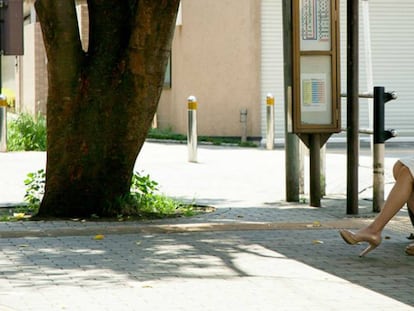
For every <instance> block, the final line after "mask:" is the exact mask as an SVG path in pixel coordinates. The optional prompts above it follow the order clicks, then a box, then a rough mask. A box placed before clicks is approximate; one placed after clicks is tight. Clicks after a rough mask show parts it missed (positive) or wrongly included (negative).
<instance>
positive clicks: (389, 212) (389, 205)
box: [358, 161, 414, 234]
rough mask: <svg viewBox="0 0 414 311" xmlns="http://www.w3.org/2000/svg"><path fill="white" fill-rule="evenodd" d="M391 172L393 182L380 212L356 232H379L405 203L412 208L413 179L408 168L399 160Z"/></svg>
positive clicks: (413, 199)
mask: <svg viewBox="0 0 414 311" xmlns="http://www.w3.org/2000/svg"><path fill="white" fill-rule="evenodd" d="M393 174H394V178H395V184H394V186H393V187H392V189H391V192H390V193H389V195H388V197H387V200H386V201H385V203H384V206H383V208H382V209H381V212H380V213H379V214H378V215H377V217H376V218H375V219H374V221H373V222H372V223H371V224H370V225H368V226H367V227H365V228H363V229H361V230H360V231H358V233H370V234H381V231H382V230H383V229H384V227H385V225H386V224H387V223H388V222H389V221H390V220H391V219H392V218H393V217H394V216H395V214H397V213H398V211H399V210H400V209H401V208H402V207H403V206H404V204H405V203H408V204H409V208H414V193H413V185H414V179H413V177H412V176H411V173H410V170H409V169H408V168H407V167H406V166H405V165H403V164H402V163H401V162H400V161H397V162H396V163H395V165H394V169H393ZM413 211H414V210H413Z"/></svg>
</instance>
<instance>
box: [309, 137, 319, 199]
mask: <svg viewBox="0 0 414 311" xmlns="http://www.w3.org/2000/svg"><path fill="white" fill-rule="evenodd" d="M320 148H321V140H320V135H319V134H310V135H309V159H310V167H309V172H310V189H309V190H310V191H309V194H310V205H311V206H314V207H320V206H321V166H320V164H321V153H320Z"/></svg>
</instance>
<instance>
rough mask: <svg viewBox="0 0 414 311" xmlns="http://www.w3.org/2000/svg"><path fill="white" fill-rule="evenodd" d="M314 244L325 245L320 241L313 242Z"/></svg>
mask: <svg viewBox="0 0 414 311" xmlns="http://www.w3.org/2000/svg"><path fill="white" fill-rule="evenodd" d="M312 244H323V241H320V240H313V241H312Z"/></svg>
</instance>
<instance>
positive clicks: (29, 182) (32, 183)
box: [24, 169, 46, 213]
mask: <svg viewBox="0 0 414 311" xmlns="http://www.w3.org/2000/svg"><path fill="white" fill-rule="evenodd" d="M45 182H46V173H45V170H43V169H41V170H38V171H37V172H34V173H29V174H27V178H26V179H25V181H24V184H25V185H26V194H25V196H24V200H25V201H26V203H27V207H28V209H29V210H31V211H33V212H34V213H36V212H37V210H38V209H39V205H40V201H41V200H42V198H43V195H44V193H45Z"/></svg>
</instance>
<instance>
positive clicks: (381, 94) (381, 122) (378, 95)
mask: <svg viewBox="0 0 414 311" xmlns="http://www.w3.org/2000/svg"><path fill="white" fill-rule="evenodd" d="M384 99H385V91H384V87H377V86H376V87H374V156H373V165H372V168H373V179H374V180H373V187H374V188H373V200H372V211H373V212H379V211H381V208H382V205H383V204H384V152H385V137H384V133H385V117H384V114H385V102H384Z"/></svg>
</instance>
